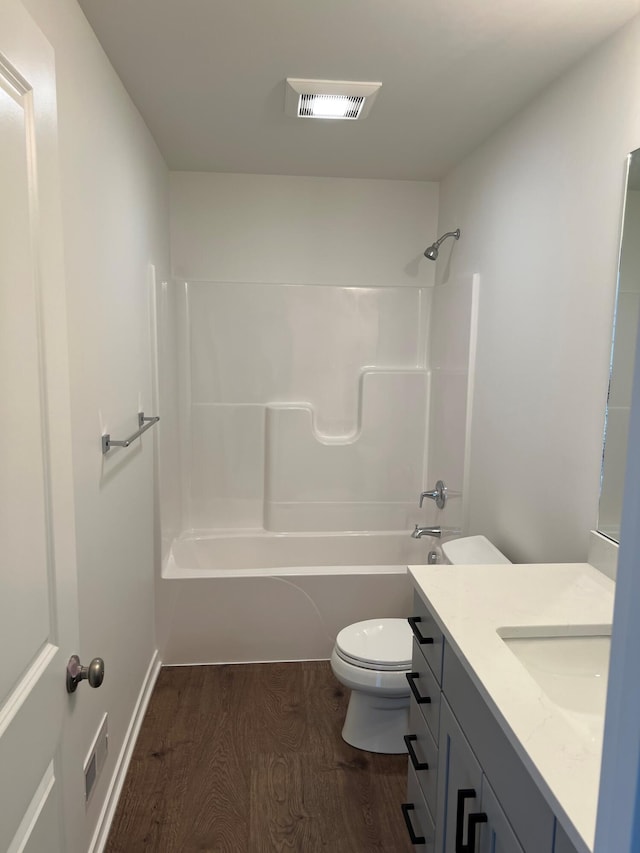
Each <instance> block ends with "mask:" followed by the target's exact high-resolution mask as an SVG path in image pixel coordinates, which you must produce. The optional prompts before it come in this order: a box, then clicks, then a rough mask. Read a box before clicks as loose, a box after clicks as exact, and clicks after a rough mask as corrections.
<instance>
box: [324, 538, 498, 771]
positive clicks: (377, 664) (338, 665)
mask: <svg viewBox="0 0 640 853" xmlns="http://www.w3.org/2000/svg"><path fill="white" fill-rule="evenodd" d="M439 550H440V551H441V554H440V562H442V563H447V564H450V565H454V564H459V565H466V564H475V565H482V564H485V565H489V564H496V563H509V562H510V561H509V560H507V558H506V557H505V556H504V554H502V553H501V552H500V551H499V550H498V549H497V548H496V547H495V545H493V544H492V543H491V542H489V540H488V539H486V538H485V537H484V536H467V537H464V538H462V539H452V540H451V541H449V542H444V543H443V544H442V546H441V547H440V549H439ZM412 654H413V633H412V631H411V628H410V627H409V623H408V622H407V620H406V619H391V618H390V619H367V620H365V621H364V622H356V623H354V624H353V625H348V626H347V627H346V628H343V629H342V630H341V631H340V632H339V634H338V636H337V637H336V642H335V646H334V648H333V652H332V654H331V669H332V670H333V674H334V675H335V677H336V678H337V679H338V681H339V682H340V683H341V684H343V685H344V686H345V687H348V688H349V689H350V690H351V697H350V699H349V706H348V708H347V716H346V718H345V721H344V726H343V728H342V738H343V740H345V741H346V742H347V743H348V744H350V745H351V746H355V747H357V749H363V750H366V751H367V752H382V753H389V754H393V753H402V752H406V751H407V750H406V747H405V744H404V735H405V734H406V733H407V731H408V722H409V695H410V694H409V685H408V683H407V678H406V674H407V673H408V672H410V671H411V658H412Z"/></svg>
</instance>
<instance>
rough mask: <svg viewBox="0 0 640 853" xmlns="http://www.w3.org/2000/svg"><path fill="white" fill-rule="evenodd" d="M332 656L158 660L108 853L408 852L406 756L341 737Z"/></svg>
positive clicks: (343, 693)
mask: <svg viewBox="0 0 640 853" xmlns="http://www.w3.org/2000/svg"><path fill="white" fill-rule="evenodd" d="M347 701H348V691H347V690H345V689H344V688H343V687H342V686H341V685H340V684H339V683H338V682H337V681H336V680H335V679H334V677H333V674H332V672H331V669H330V667H329V664H328V662H326V661H320V662H316V661H314V662H305V663H276V664H242V665H226V666H194V667H173V668H167V669H163V670H162V671H161V672H160V676H159V678H158V682H157V684H156V688H155V690H154V693H153V696H152V698H151V701H150V703H149V708H148V711H147V715H146V717H145V720H144V723H143V725H142V729H141V732H140V736H139V738H138V742H137V745H136V748H135V751H134V755H133V759H132V761H131V765H130V767H129V772H128V774H127V778H126V782H125V785H124V789H123V791H122V795H121V797H120V802H119V804H118V809H117V812H116V815H115V818H114V822H113V825H112V829H111V833H110V836H109V840H108V842H107V846H106V848H105V850H106V853H137V851H161V853H190V851H212V853H213V851H215V853H263V852H264V853H267V852H268V851H287V853H291V851H293V853H315V851H321V850H322V851H330V853H373V851H385V853H396V851H398V853H403V851H410V850H413V847H412V846H411V844H410V843H409V840H408V837H407V832H406V829H405V826H404V822H403V819H402V814H401V812H400V803H401V802H403V801H404V799H405V793H406V773H407V759H406V756H402V755H398V756H396V755H376V754H374V753H369V752H362V751H360V750H357V749H354V748H353V747H350V746H348V745H347V744H346V743H345V742H344V741H343V740H342V738H341V737H340V731H341V729H342V723H343V721H344V715H345V712H346V707H347Z"/></svg>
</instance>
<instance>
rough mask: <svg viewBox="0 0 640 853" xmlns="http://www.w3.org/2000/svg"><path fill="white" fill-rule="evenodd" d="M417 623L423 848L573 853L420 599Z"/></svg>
mask: <svg viewBox="0 0 640 853" xmlns="http://www.w3.org/2000/svg"><path fill="white" fill-rule="evenodd" d="M414 617H417V619H416V618H413V619H412V620H411V622H412V623H413V624H412V629H413V631H414V650H413V663H412V672H411V673H410V675H409V682H410V685H412V686H411V690H412V696H411V700H410V702H411V704H410V713H409V733H408V736H407V747H408V752H409V784H408V803H405V804H404V805H403V812H404V816H405V821H406V823H407V829H408V831H409V834H410V837H411V838H412V841H413V843H414V844H415V846H416V847H418V848H419V849H421V850H426V851H429V853H431V851H433V853H572V851H573V848H572V847H571V846H567V845H566V841H567V839H566V836H565V834H564V833H563V832H562V831H561V829H560V827H559V826H558V827H557V829H558V831H557V832H556V820H555V816H554V814H553V811H552V810H551V808H550V806H549V805H548V803H547V801H546V800H545V799H544V797H543V795H542V793H541V792H540V790H539V789H538V787H537V786H536V784H535V783H534V781H533V779H532V777H531V776H530V774H529V772H528V771H527V770H526V768H525V766H524V764H523V762H522V760H521V758H520V757H519V755H518V754H517V752H516V750H515V748H514V746H513V745H512V744H511V743H510V741H509V739H508V737H507V734H506V733H505V731H504V730H503V728H502V726H501V724H500V722H499V721H498V719H497V717H496V716H495V715H494V712H493V711H492V710H491V709H490V708H489V707H488V705H487V704H486V702H485V700H484V699H483V697H482V696H481V695H480V693H479V692H478V689H477V688H476V686H475V685H474V684H473V682H472V679H471V677H470V675H469V674H468V672H467V670H466V669H465V666H464V665H463V663H462V662H461V661H460V660H459V659H458V657H457V655H456V653H455V652H454V650H453V648H452V646H451V645H450V643H448V642H447V638H446V636H443V634H442V632H441V631H440V629H439V628H438V626H437V624H436V622H435V620H434V617H433V615H432V614H431V613H430V612H429V609H428V608H427V607H426V605H425V604H424V602H423V600H422V599H421V598H420V596H419V595H418V594H417V593H416V594H415V597H414ZM420 637H422V639H420ZM556 838H557V841H556Z"/></svg>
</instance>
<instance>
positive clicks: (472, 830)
mask: <svg viewBox="0 0 640 853" xmlns="http://www.w3.org/2000/svg"><path fill="white" fill-rule="evenodd" d="M475 796H476V791H475V788H460V789H459V790H458V807H457V811H456V849H455V853H475V849H476V826H477V825H478V824H479V823H486V822H487V816H486V814H485V813H484V812H473V813H472V814H470V815H469V823H468V825H467V843H466V844H463V842H462V837H463V835H464V803H465V800H468V799H475Z"/></svg>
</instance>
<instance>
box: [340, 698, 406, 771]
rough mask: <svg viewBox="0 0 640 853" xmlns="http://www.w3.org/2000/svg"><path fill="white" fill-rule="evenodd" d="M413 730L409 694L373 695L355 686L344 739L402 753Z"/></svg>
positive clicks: (372, 748) (376, 749) (370, 749)
mask: <svg viewBox="0 0 640 853" xmlns="http://www.w3.org/2000/svg"><path fill="white" fill-rule="evenodd" d="M408 731H409V697H408V696H389V697H385V696H372V695H371V694H368V693H363V692H361V691H360V690H352V691H351V698H350V699H349V707H348V708H347V716H346V718H345V721H344V726H343V729H342V739H343V740H344V741H346V742H347V743H348V744H349V745H350V746H355V747H356V748H357V749H363V750H365V751H366V752H382V753H386V754H387V755H399V754H400V753H403V752H406V751H407V748H406V746H405V743H404V735H406V733H407V732H408Z"/></svg>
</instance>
